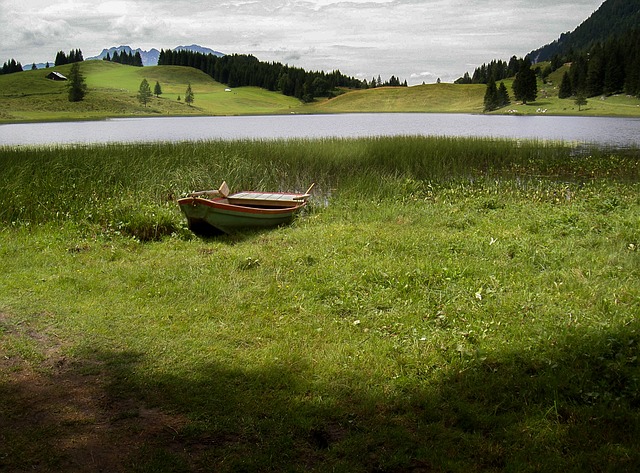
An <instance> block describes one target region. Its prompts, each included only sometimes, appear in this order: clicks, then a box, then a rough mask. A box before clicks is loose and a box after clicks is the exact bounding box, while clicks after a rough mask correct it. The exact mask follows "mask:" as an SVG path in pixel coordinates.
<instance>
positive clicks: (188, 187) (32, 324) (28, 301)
mask: <svg viewBox="0 0 640 473" xmlns="http://www.w3.org/2000/svg"><path fill="white" fill-rule="evenodd" d="M116 69H117V68H114V70H116ZM149 79H150V82H151V81H152V80H153V78H148V80H149ZM135 82H137V79H136V80H135V81H132V82H131V84H133V85H135ZM194 84H196V82H195V81H194V82H193V83H192V85H194ZM175 87H176V91H175V92H172V93H179V89H180V86H179V85H176V86H175ZM195 87H197V85H195ZM167 88H168V89H169V86H167ZM196 90H197V89H196ZM167 93H170V92H167ZM221 96H224V94H222V93H221ZM197 97H198V96H197V94H196V100H197ZM172 102H173V101H172ZM176 102H177V100H176ZM196 103H197V102H196ZM639 178H640V154H639V152H638V150H637V149H630V150H607V149H599V148H591V147H580V148H576V147H572V146H568V145H563V144H557V143H549V142H527V141H524V142H522V141H518V142H515V141H509V140H488V139H487V140H480V139H455V138H426V137H424V138H418V137H394V138H376V139H353V140H352V139H325V140H291V141H265V142H260V141H236V142H224V141H220V142H218V141H211V142H197V143H179V144H171V143H156V144H135V145H133V144H132V145H116V144H110V145H98V146H65V147H55V146H54V147H38V148H36V147H20V148H7V147H4V148H0V228H1V229H0V264H1V265H2V271H1V272H0V418H1V419H2V428H1V429H0V469H2V471H6V472H19V471H41V472H44V471H123V472H124V471H126V472H157V471H174V472H181V471H183V472H187V471H220V472H237V471H253V472H266V471H291V472H295V471H300V472H303V471H304V472H306V471H315V472H330V471H332V472H333V471H344V472H409V471H411V472H423V471H429V472H431V471H433V472H465V473H466V472H474V471H477V472H480V471H483V472H484V471H514V472H516V471H517V472H539V471H567V472H582V471H632V470H633V469H635V468H636V467H637V465H638V463H639V462H640V414H639V412H640V410H639V409H638V407H639V405H640V404H639V403H640V360H639V359H638V355H639V352H640V332H639V330H640V323H639V321H638V314H639V313H640V285H638V280H640V252H639V251H638V246H639V245H640V217H639V216H640V198H639V196H640V184H639V182H640V179H639ZM223 179H225V180H227V182H228V183H229V184H230V186H231V187H232V190H241V189H257V190H260V189H263V190H304V189H306V188H307V187H308V185H309V184H310V183H311V182H315V183H316V186H315V187H314V191H313V196H312V199H311V202H310V205H309V206H308V208H307V209H306V210H305V212H304V213H303V214H301V215H300V216H299V217H298V218H297V219H296V220H295V221H294V223H293V224H292V225H290V226H287V227H282V228H277V229H274V230H271V231H261V232H249V231H248V232H244V233H240V234H235V235H230V236H224V237H219V238H215V239H201V238H198V237H195V236H194V235H193V234H191V233H190V232H189V231H188V230H187V229H186V222H185V221H184V218H183V217H182V215H181V214H180V212H179V210H178V208H177V204H176V199H177V198H178V197H179V196H180V195H183V194H185V193H187V192H189V191H192V190H198V189H203V188H215V187H217V186H218V185H219V183H220V182H221V181H222V180H223Z"/></svg>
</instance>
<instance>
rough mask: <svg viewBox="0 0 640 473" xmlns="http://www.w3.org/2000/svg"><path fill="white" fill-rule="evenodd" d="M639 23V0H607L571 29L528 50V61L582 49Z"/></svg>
mask: <svg viewBox="0 0 640 473" xmlns="http://www.w3.org/2000/svg"><path fill="white" fill-rule="evenodd" d="M638 25H640V0H607V1H605V2H604V3H603V4H602V5H601V6H600V8H598V10H596V11H595V12H594V13H593V14H592V15H591V16H590V17H589V18H588V19H587V20H585V21H584V22H583V23H582V24H581V25H580V26H578V27H577V28H576V29H575V30H574V31H573V32H571V33H564V34H562V35H560V37H559V38H558V39H557V40H555V41H554V42H552V43H550V44H547V45H545V46H542V47H541V48H539V49H536V50H534V51H531V52H530V53H529V54H528V56H529V57H530V58H531V60H532V62H541V61H548V60H550V59H551V58H552V57H553V56H554V55H556V54H557V55H560V56H563V55H566V54H567V53H569V51H572V50H573V51H585V50H587V49H589V48H590V47H591V46H593V45H594V44H595V43H600V42H604V41H606V40H608V39H609V38H610V37H612V36H615V35H618V36H619V35H624V34H625V33H628V32H629V31H631V30H633V29H637V28H638Z"/></svg>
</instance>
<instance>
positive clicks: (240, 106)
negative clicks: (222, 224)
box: [0, 61, 640, 122]
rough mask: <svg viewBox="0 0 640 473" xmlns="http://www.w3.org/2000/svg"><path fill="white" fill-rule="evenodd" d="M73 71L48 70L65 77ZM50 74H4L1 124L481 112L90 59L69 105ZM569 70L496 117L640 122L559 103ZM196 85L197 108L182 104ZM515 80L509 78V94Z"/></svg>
mask: <svg viewBox="0 0 640 473" xmlns="http://www.w3.org/2000/svg"><path fill="white" fill-rule="evenodd" d="M70 67H71V66H69V65H67V66H62V67H57V68H51V69H49V70H56V71H59V72H61V73H63V74H68V72H69V70H70ZM49 70H46V69H40V70H36V71H24V72H21V73H18V74H7V75H2V76H0V122H15V121H47V120H85V119H86V120H96V119H104V118H109V117H130V116H162V115H169V116H181V115H256V114H282V113H358V112H416V113H435V112H438V113H482V110H483V98H484V93H485V90H486V88H485V86H484V85H455V84H429V85H421V86H414V87H383V88H376V89H369V90H347V91H342V92H343V93H341V94H340V95H338V96H337V97H334V98H332V99H330V100H327V99H318V100H317V101H316V102H313V103H310V104H303V103H302V102H300V101H298V100H297V99H295V98H292V97H287V96H284V95H282V94H280V93H278V92H269V91H266V90H263V89H259V88H256V87H240V88H237V89H233V90H230V91H227V87H226V86H224V85H223V84H220V83H217V82H215V81H213V80H212V79H211V78H210V77H209V76H207V75H206V74H204V73H203V72H201V71H198V70H196V69H193V68H188V67H178V66H154V67H144V68H139V67H133V66H124V65H121V64H116V63H111V62H106V61H85V62H83V63H82V66H81V70H82V73H83V74H84V76H85V78H86V83H87V86H88V94H87V96H86V97H85V99H84V100H83V101H82V102H79V103H70V102H69V101H68V100H67V89H66V84H65V83H64V82H54V81H51V80H47V79H46V78H45V75H46V74H47V73H48V72H49ZM563 71H564V68H561V69H559V70H558V71H556V72H554V73H553V74H552V75H551V76H550V78H549V82H548V83H547V84H543V83H542V82H540V83H539V85H538V88H539V94H538V99H537V100H536V101H535V102H533V103H530V104H527V105H521V104H517V103H512V104H511V105H509V106H507V107H505V108H503V109H500V110H497V111H495V112H493V113H500V114H504V113H516V114H523V115H531V114H556V115H585V116H589V115H592V116H593V115H607V116H639V115H640V99H638V98H634V97H627V96H623V95H620V96H611V97H597V98H590V99H589V100H588V104H587V105H586V106H583V107H582V109H581V110H580V111H579V110H578V107H577V105H575V102H574V100H573V99H564V100H560V99H558V97H557V95H558V87H559V85H560V81H561V78H562V72H563ZM142 79H147V81H148V82H149V84H150V86H151V88H152V90H153V88H154V86H155V83H156V82H158V83H159V84H160V86H161V88H162V92H163V93H162V95H161V96H160V97H159V98H156V97H154V98H152V99H151V101H150V102H149V103H148V104H147V106H146V107H145V106H143V105H141V104H140V103H139V102H138V100H137V97H136V95H137V92H138V90H139V87H140V82H142ZM189 83H190V84H191V87H192V90H193V92H194V95H195V100H194V103H193V104H192V105H193V106H188V105H186V104H185V103H184V102H183V101H182V100H178V98H181V99H184V94H185V91H186V88H187V84H189ZM511 83H512V80H505V84H506V85H507V87H508V89H509V91H510V93H511V94H512V92H511Z"/></svg>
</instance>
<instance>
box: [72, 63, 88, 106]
mask: <svg viewBox="0 0 640 473" xmlns="http://www.w3.org/2000/svg"><path fill="white" fill-rule="evenodd" d="M68 88H69V102H80V101H81V100H82V99H84V96H85V95H86V93H87V84H86V83H85V81H84V76H83V75H82V73H81V72H80V63H79V62H74V63H73V66H71V72H70V73H69V82H68Z"/></svg>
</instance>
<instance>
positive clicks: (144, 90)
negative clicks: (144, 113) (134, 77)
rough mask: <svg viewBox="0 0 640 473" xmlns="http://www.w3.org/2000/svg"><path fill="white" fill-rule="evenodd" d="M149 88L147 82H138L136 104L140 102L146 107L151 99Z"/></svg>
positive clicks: (143, 80) (145, 80) (144, 80)
mask: <svg viewBox="0 0 640 473" xmlns="http://www.w3.org/2000/svg"><path fill="white" fill-rule="evenodd" d="M151 95H152V94H151V87H149V82H147V79H142V82H140V88H139V89H138V102H140V103H141V104H142V105H144V106H145V107H146V106H147V102H149V99H150V98H151Z"/></svg>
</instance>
